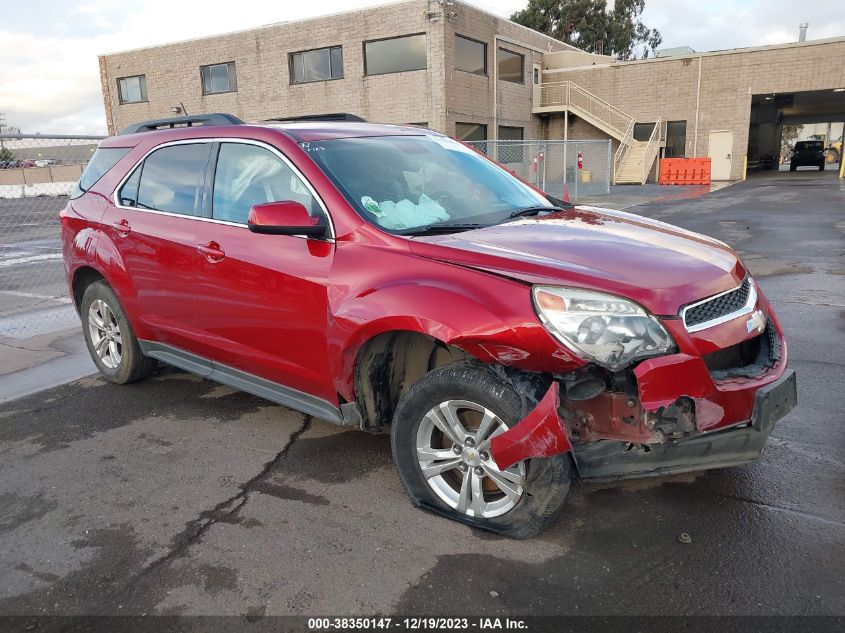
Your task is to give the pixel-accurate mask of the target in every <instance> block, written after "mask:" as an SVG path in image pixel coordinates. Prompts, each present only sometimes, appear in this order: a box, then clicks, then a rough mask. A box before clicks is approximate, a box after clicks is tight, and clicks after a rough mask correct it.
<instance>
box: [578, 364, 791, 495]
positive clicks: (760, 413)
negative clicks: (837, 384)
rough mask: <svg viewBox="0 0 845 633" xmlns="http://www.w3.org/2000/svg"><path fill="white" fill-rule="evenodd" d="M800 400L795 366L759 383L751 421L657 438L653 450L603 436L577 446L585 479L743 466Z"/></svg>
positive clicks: (618, 477) (759, 449) (641, 475)
mask: <svg viewBox="0 0 845 633" xmlns="http://www.w3.org/2000/svg"><path fill="white" fill-rule="evenodd" d="M796 402H797V392H796V381H795V372H794V371H793V370H791V369H787V370H786V371H785V372H784V375H783V376H782V377H781V378H780V379H779V380H777V381H775V382H773V383H771V384H770V385H767V386H765V387H763V388H761V389H759V390H758V391H757V393H756V395H755V400H754V412H753V415H752V419H751V421H750V423H749V424H747V425H746V426H742V427H735V428H731V429H726V430H723V431H715V432H712V433H703V434H700V435H694V436H692V437H689V438H686V439H682V440H677V441H671V442H667V443H665V444H654V445H650V446H649V447H648V449H649V450H648V452H646V450H645V449H644V448H643V447H642V446H634V447H631V444H630V443H628V442H616V441H612V440H603V441H599V442H594V443H591V444H579V445H577V446H576V447H575V449H574V450H575V456H576V458H577V461H578V472H579V474H580V475H581V477H582V478H583V479H585V480H593V481H608V480H614V479H627V478H629V477H630V478H633V477H649V476H654V475H667V474H674V473H683V472H690V471H694V470H705V469H708V468H726V467H728V466H739V465H741V464H747V463H748V462H752V461H754V460H756V459H757V458H758V457H760V455H761V454H762V452H763V448H764V447H765V446H766V441H767V440H768V438H769V433H771V431H772V429H773V428H774V425H775V422H776V421H777V420H779V419H780V418H782V417H783V416H785V415H786V414H787V413H789V411H791V410H792V408H793V407H794V406H795V404H796Z"/></svg>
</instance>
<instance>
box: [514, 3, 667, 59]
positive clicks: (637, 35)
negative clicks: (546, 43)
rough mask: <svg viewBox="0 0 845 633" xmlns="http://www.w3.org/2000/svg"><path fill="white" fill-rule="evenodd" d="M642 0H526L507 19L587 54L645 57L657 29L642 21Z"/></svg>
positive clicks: (653, 46) (654, 41)
mask: <svg viewBox="0 0 845 633" xmlns="http://www.w3.org/2000/svg"><path fill="white" fill-rule="evenodd" d="M644 8H645V0H616V2H614V4H613V8H612V9H610V10H608V8H607V0H528V6H526V7H525V8H524V9H523V10H522V11H517V12H516V13H514V14H513V15H512V16H511V20H513V21H514V22H517V23H518V24H522V25H523V26H527V27H529V28H532V29H534V30H535V31H540V32H541V33H545V34H546V35H550V36H551V37H554V38H555V39H558V40H560V41H562V42H566V43H567V44H571V45H572V46H575V47H577V48H580V49H582V50H585V51H588V52H590V53H604V54H605V55H616V56H617V57H618V58H619V59H636V58H637V57H638V53H639V57H648V56H649V55H650V54H652V53H653V52H654V50H655V49H656V48H657V47H658V46H660V43H661V42H662V41H663V37H662V36H661V35H660V31H658V30H657V29H652V28H649V27H647V26H646V25H645V24H643V22H642V19H641V18H642V13H643V9H644Z"/></svg>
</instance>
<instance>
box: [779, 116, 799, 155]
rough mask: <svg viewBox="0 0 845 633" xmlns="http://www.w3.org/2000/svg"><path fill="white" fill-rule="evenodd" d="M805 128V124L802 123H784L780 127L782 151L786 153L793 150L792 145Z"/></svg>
mask: <svg viewBox="0 0 845 633" xmlns="http://www.w3.org/2000/svg"><path fill="white" fill-rule="evenodd" d="M803 128H804V126H803V125H801V124H800V123H799V124H796V123H784V124H783V125H782V126H781V127H780V151H781V152H782V153H784V154H786V153H789V152H790V151H791V150H792V146H793V144H794V143H795V141H796V139H797V138H798V135H799V134H801V130H802V129H803Z"/></svg>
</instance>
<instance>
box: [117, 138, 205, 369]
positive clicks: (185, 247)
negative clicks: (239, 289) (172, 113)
mask: <svg viewBox="0 0 845 633" xmlns="http://www.w3.org/2000/svg"><path fill="white" fill-rule="evenodd" d="M211 147H212V144H211V143H203V142H190V143H182V142H180V143H175V144H170V145H165V146H162V147H160V148H158V149H156V150H154V151H153V152H151V153H150V154H148V155H147V157H146V158H145V159H144V161H143V162H142V163H141V164H140V165H138V167H136V169H135V170H134V171H133V172H132V173H131V174H130V175H129V177H128V178H127V179H126V180H125V181H124V182H123V183H122V184H121V185H119V186H118V189H117V194H116V196H115V197H116V204H115V205H109V209H108V210H107V211H106V214H105V216H104V218H103V225H104V230H105V231H106V232H107V233H108V234H109V236H110V237H111V239H112V241H113V242H114V244H115V245H116V247H117V249H118V251H119V253H120V256H121V259H122V261H123V264H124V265H125V267H126V270H127V273H128V275H129V277H130V279H131V282H132V285H133V286H134V291H135V292H134V299H133V301H134V305H133V306H132V308H131V310H130V313H132V314H134V315H135V316H136V318H138V319H140V321H141V325H142V327H141V328H139V329H140V330H141V332H142V336H150V337H152V340H154V341H156V342H158V343H164V344H167V345H171V346H175V347H178V348H181V349H185V350H188V351H192V352H195V353H196V352H197V351H198V350H199V349H200V348H201V345H200V343H199V340H200V338H201V334H202V333H201V330H200V326H199V320H198V316H197V306H196V302H195V300H194V281H195V278H194V274H195V270H194V267H195V264H196V256H195V254H196V228H197V216H198V215H199V213H200V211H201V209H202V195H203V191H204V184H205V176H206V173H207V168H208V160H209V156H210V153H211Z"/></svg>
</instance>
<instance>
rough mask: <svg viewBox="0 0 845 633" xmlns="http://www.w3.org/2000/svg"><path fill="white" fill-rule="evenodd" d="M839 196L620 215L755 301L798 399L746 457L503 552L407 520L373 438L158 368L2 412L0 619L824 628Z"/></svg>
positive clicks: (812, 185) (843, 245) (441, 526)
mask: <svg viewBox="0 0 845 633" xmlns="http://www.w3.org/2000/svg"><path fill="white" fill-rule="evenodd" d="M839 183H840V181H837V180H836V179H835V178H834V177H833V175H832V174H827V175H825V174H822V175H821V176H820V175H818V174H816V173H809V172H808V173H801V172H799V173H798V174H792V175H789V174H781V175H777V174H773V175H771V176H767V177H761V178H757V179H754V180H749V181H747V182H745V183H740V184H737V185H734V186H731V187H727V188H725V189H722V190H720V191H717V192H714V193H712V194H709V195H707V196H704V197H699V198H694V199H673V200H667V201H662V202H661V201H658V202H654V203H650V204H647V205H643V206H638V207H636V208H633V209H630V210H631V211H633V212H636V213H641V214H644V215H647V216H650V217H654V218H658V219H661V220H664V221H667V222H671V223H674V224H678V225H680V226H683V227H685V228H689V229H692V230H695V231H701V232H704V233H708V234H710V235H713V236H715V237H717V238H719V239H722V240H724V241H726V242H728V243H730V244H731V245H732V246H734V247H736V248H737V249H739V250H740V251H741V253H742V255H743V257H744V258H745V260H746V262H747V263H748V265H749V267H750V268H751V270H752V271H753V272H754V274H755V275H756V276H757V278H758V280H759V282H760V284H761V286H762V287H763V289H764V291H765V292H766V293H767V295H768V296H769V298H770V300H771V301H772V303H773V304H774V306H775V308H776V310H777V312H778V315H779V317H780V319H781V321H782V323H783V325H784V327H785V329H786V334H787V338H788V341H789V345H790V354H791V365H792V367H793V368H795V369H796V371H797V372H798V381H799V406H798V407H797V408H796V409H795V410H794V411H793V412H792V413H790V415H789V416H788V417H787V418H785V419H784V420H782V421H780V422H779V423H778V425H777V426H776V428H775V430H774V432H773V435H772V437H771V440H770V443H769V447H768V449H767V451H766V453H765V455H764V456H763V458H762V459H761V460H760V461H758V462H757V463H755V464H752V465H748V466H744V467H740V468H734V469H726V470H716V471H709V472H705V473H696V474H690V475H683V476H675V477H664V478H654V479H648V480H640V481H633V482H627V483H619V484H612V485H611V484H607V485H590V486H586V485H585V486H584V487H583V489H579V488H578V487H577V486H574V487H573V489H572V492H571V493H570V497H569V499H568V501H567V507H566V509H565V511H564V514H563V515H562V516H561V518H560V520H559V521H558V522H557V524H556V525H555V526H553V527H552V528H551V529H549V530H548V531H546V532H544V533H543V534H541V535H540V536H539V537H537V538H535V539H533V540H530V541H511V540H506V539H502V538H499V537H495V536H492V535H490V534H486V533H482V532H478V531H474V530H472V529H470V528H468V527H466V526H463V525H459V524H456V523H452V522H450V521H447V520H444V519H442V518H439V517H435V516H431V515H429V514H425V513H422V512H420V511H417V510H414V509H413V508H412V507H411V506H410V504H409V502H408V501H407V499H406V497H405V495H404V492H403V491H402V487H401V485H400V483H399V480H398V477H397V476H396V474H395V472H394V470H393V467H392V465H391V462H390V454H389V441H388V438H387V437H386V436H372V435H366V434H363V433H358V432H342V431H340V430H339V429H338V428H337V427H334V426H332V425H330V424H327V423H324V422H321V421H319V420H313V419H310V418H308V417H305V416H303V415H301V414H299V413H295V412H292V411H289V410H287V409H284V408H281V407H278V406H275V405H272V404H270V403H267V402H264V401H261V400H259V399H257V398H254V397H252V396H249V395H246V394H243V393H239V392H236V391H233V390H231V389H229V388H227V387H223V386H218V385H215V384H213V383H210V382H206V381H203V380H200V379H198V378H195V377H193V376H190V375H188V374H184V373H181V372H177V371H171V370H167V369H164V370H162V371H161V372H160V374H159V375H158V376H157V377H155V378H153V379H150V380H148V381H146V382H143V383H139V384H135V385H130V386H124V387H118V386H114V385H111V384H108V383H105V382H104V381H102V380H100V379H99V378H97V377H90V378H85V379H82V380H80V381H77V382H74V383H71V384H67V385H63V386H60V387H57V388H55V389H51V390H49V391H45V392H41V393H38V394H35V395H33V396H29V397H28V398H25V399H21V400H15V401H13V402H10V403H7V404H5V405H2V406H0V455H2V457H0V613H2V614H19V615H28V616H35V615H49V614H55V615H107V614H111V615H114V614H122V615H129V614H137V615H140V614H170V615H216V614H228V615H245V616H248V617H249V618H251V619H258V618H260V617H261V616H265V615H278V614H306V615H313V614H343V615H352V614H375V613H405V614H427V615H448V614H461V615H468V614H483V615H499V616H503V615H513V616H519V615H529V614H531V615H545V614H566V615H590V614H601V615H622V614H625V615H655V614H657V615H679V614H684V615H845V575H844V574H843V569H845V457H844V456H845V413H843V412H845V389H843V385H844V384H845V361H843V358H845V188H843V186H842V185H841V184H839ZM683 532H686V533H689V534H690V535H691V537H692V542H691V543H689V544H682V543H680V542H679V541H678V536H679V534H681V533H683Z"/></svg>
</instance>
